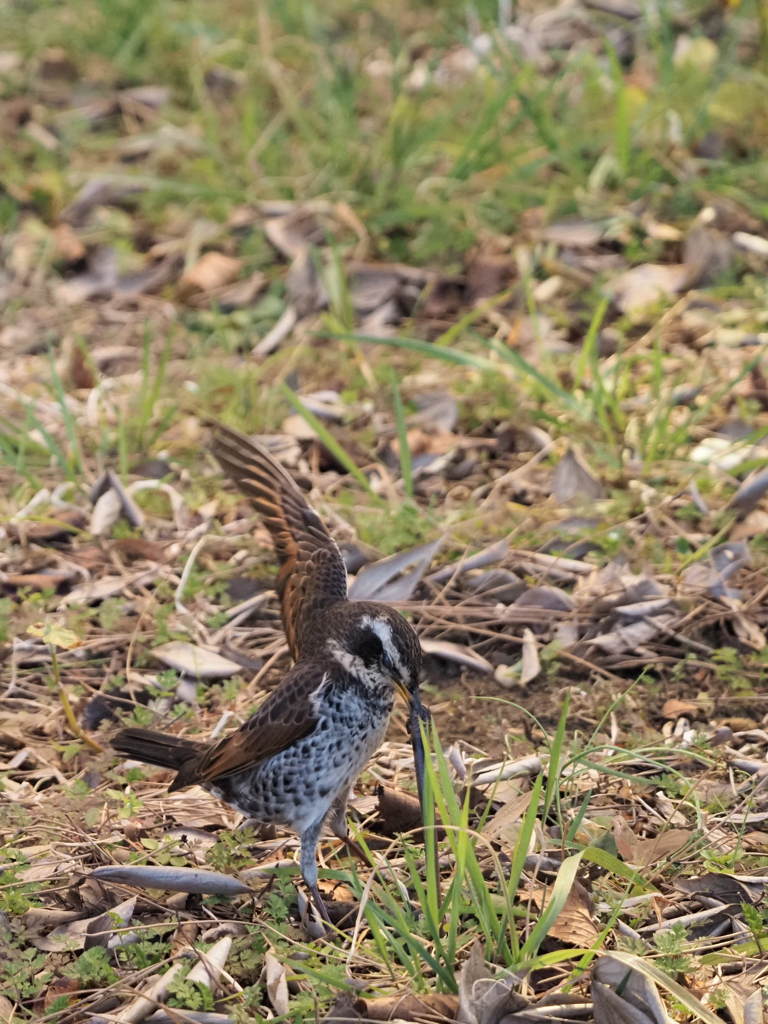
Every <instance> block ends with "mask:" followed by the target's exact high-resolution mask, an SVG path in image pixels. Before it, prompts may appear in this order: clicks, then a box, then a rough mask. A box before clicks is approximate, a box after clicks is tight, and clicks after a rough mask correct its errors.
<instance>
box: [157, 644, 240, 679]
mask: <svg viewBox="0 0 768 1024" xmlns="http://www.w3.org/2000/svg"><path fill="white" fill-rule="evenodd" d="M152 654H153V655H154V656H155V657H156V658H157V659H158V660H160V661H162V663H163V664H164V665H168V667H169V668H175V669H176V670H177V671H178V672H182V673H183V674H185V675H189V676H193V677H194V678H196V679H228V678H229V677H230V676H234V675H237V673H238V672H239V671H240V669H241V667H242V666H241V665H238V664H237V662H235V661H230V660H229V658H222V656H221V655H220V654H216V653H215V652H214V651H209V650H207V649H206V648H205V647H197V646H196V645H195V644H191V643H189V642H188V641H186V640H171V641H169V642H168V643H167V644H161V645H160V646H159V647H155V648H154V650H153V651H152Z"/></svg>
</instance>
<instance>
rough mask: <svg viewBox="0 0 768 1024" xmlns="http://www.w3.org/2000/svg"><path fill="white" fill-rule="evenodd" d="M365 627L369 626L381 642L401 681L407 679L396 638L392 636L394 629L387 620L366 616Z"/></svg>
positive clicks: (364, 619)
mask: <svg viewBox="0 0 768 1024" xmlns="http://www.w3.org/2000/svg"><path fill="white" fill-rule="evenodd" d="M363 625H364V626H368V627H369V628H370V629H372V630H373V632H374V633H375V634H376V636H377V637H378V638H379V640H381V646H382V647H383V648H384V650H385V652H386V653H387V654H388V655H389V656H390V658H391V659H392V663H393V665H394V666H395V668H396V669H397V671H398V674H399V676H400V678H401V679H405V678H406V672H405V668H404V666H403V662H402V660H401V658H400V651H399V650H398V649H397V644H396V643H395V640H394V637H393V636H392V627H391V626H390V624H389V623H388V622H387V621H386V619H379V618H375V619H374V618H372V617H371V616H370V615H366V616H364V618H363Z"/></svg>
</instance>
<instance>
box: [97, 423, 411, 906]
mask: <svg viewBox="0 0 768 1024" xmlns="http://www.w3.org/2000/svg"><path fill="white" fill-rule="evenodd" d="M211 450H212V451H213V454H214V455H215V456H216V458H217V460H218V461H219V463H220V465H221V466H222V468H223V469H224V471H225V473H226V474H227V475H228V476H229V477H230V479H231V480H232V481H233V482H234V483H235V484H236V485H237V487H238V488H239V489H240V490H241V491H242V493H243V494H244V495H245V496H247V497H248V498H249V499H250V500H251V502H252V504H253V505H254V506H255V508H256V510H257V511H258V512H259V513H260V515H261V518H262V521H263V523H264V525H265V526H266V527H267V529H268V531H269V533H270V534H271V537H272V541H273V545H274V548H275V552H276V554H277V560H278V563H279V566H280V569H279V573H278V577H277V584H276V590H277V594H278V597H279V601H280V609H281V615H282V621H283V628H284V631H285V637H286V641H287V644H288V648H289V650H290V653H291V655H292V656H293V666H292V668H290V669H289V670H288V672H287V674H286V675H285V676H284V678H283V679H282V681H281V682H280V683H279V684H278V686H277V687H276V688H275V689H274V690H273V691H272V692H271V693H270V694H269V696H268V697H267V698H266V700H265V701H264V702H263V703H262V704H261V705H260V707H259V708H258V709H257V710H256V711H255V712H254V713H253V714H252V715H251V717H250V718H248V719H247V721H245V722H244V723H243V724H242V725H241V726H240V728H239V729H237V730H236V731H235V732H233V733H232V734H230V735H228V736H225V737H224V738H222V739H220V740H218V741H215V742H212V743H199V742H196V741H194V740H190V739H187V738H184V737H177V736H174V735H170V734H167V733H159V732H153V731H150V730H147V729H136V728H127V729H123V730H122V731H121V732H119V733H118V734H117V735H116V736H115V737H114V738H113V739H112V741H111V745H112V747H113V748H114V749H115V750H116V751H118V752H119V753H121V754H124V755H127V756H128V757H129V758H131V759H134V760H138V761H142V762H145V763H147V764H151V765H155V766H160V767H163V768H171V769H175V770H176V776H175V778H174V779H173V781H172V782H171V784H170V785H169V787H168V791H169V792H175V791H177V790H180V789H183V788H184V787H186V786H194V785H199V786H202V787H203V788H204V789H205V790H207V791H208V792H210V793H211V794H213V795H214V796H216V797H217V798H218V799H220V800H222V801H223V802H224V803H225V804H228V805H229V806H230V807H233V808H234V809H235V810H237V811H239V812H240V813H241V814H243V815H245V816H246V817H248V818H250V819H254V820H256V821H259V822H263V823H265V824H275V825H281V826H287V827H288V828H290V829H292V830H293V831H295V832H297V833H298V835H299V838H300V842H301V853H300V867H301V874H302V877H303V879H304V882H305V884H306V886H307V888H308V889H309V892H310V894H311V896H312V899H313V900H314V903H315V905H316V907H317V909H318V912H319V914H320V916H321V917H322V918H323V920H324V921H325V922H326V925H330V918H329V916H328V912H327V909H326V907H325V904H324V902H323V900H322V898H321V896H320V892H319V889H318V884H317V883H318V869H317V845H318V842H319V839H320V836H321V834H322V831H323V828H324V827H327V828H329V829H330V831H331V832H332V833H333V834H334V835H335V836H337V837H338V838H340V839H343V840H345V841H349V840H348V829H347V816H346V807H347V798H348V795H349V792H350V789H351V786H352V785H353V784H354V782H355V780H356V779H357V777H358V776H359V774H360V773H361V771H362V770H363V768H364V767H365V765H366V763H367V762H368V760H369V759H370V758H371V756H372V755H373V754H374V753H375V751H376V750H377V749H378V747H379V746H380V744H381V742H382V740H383V739H384V734H385V732H386V729H387V725H388V723H389V717H390V713H391V711H392V708H393V704H394V699H395V695H396V693H399V694H400V695H401V696H402V697H403V698H404V700H405V702H406V705H407V706H408V709H409V730H410V734H411V741H412V744H413V750H414V762H415V766H416V774H417V782H418V788H419V797H420V799H423V775H424V746H423V740H422V735H421V729H422V724H423V725H424V726H427V725H428V723H429V721H430V716H429V712H428V709H427V708H425V707H424V706H423V705H422V703H421V700H420V696H419V675H420V669H421V646H420V643H419V639H418V636H417V635H416V633H415V631H414V630H413V628H412V626H411V625H410V623H409V622H407V620H406V619H405V618H404V617H403V616H402V615H401V614H400V613H399V612H397V611H396V610H395V609H393V608H391V607H390V606H389V605H386V604H383V603H382V602H377V601H352V600H349V598H348V596H347V572H346V567H345V565H344V561H343V559H342V557H341V553H340V551H339V549H338V547H337V546H336V544H335V542H334V541H333V539H332V538H331V536H330V534H329V533H328V530H327V529H326V527H325V525H324V523H323V522H322V520H321V518H320V516H319V515H318V514H317V512H316V511H315V509H314V508H312V506H311V505H310V504H309V502H308V501H307V499H306V498H305V496H304V494H303V492H302V491H301V489H300V488H299V486H298V485H297V484H296V482H295V481H294V479H293V477H292V476H291V475H290V473H288V471H287V470H286V469H285V468H284V467H283V466H282V465H281V464H280V463H279V462H277V461H276V460H275V459H274V458H273V457H272V455H271V454H270V453H269V452H268V451H267V449H266V448H264V447H263V446H262V445H261V444H259V443H257V442H255V441H253V440H251V439H250V438H248V437H246V436H245V435H244V434H241V433H239V432H238V431H236V430H233V429H231V428H229V427H225V426H223V425H218V427H217V428H216V430H215V432H214V435H213V440H212V443H211Z"/></svg>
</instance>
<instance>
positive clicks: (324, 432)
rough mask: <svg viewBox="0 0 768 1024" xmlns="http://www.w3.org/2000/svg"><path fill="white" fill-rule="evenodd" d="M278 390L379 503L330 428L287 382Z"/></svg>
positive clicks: (378, 501)
mask: <svg viewBox="0 0 768 1024" xmlns="http://www.w3.org/2000/svg"><path fill="white" fill-rule="evenodd" d="M280 390H281V391H282V393H283V394H284V395H285V397H286V398H287V399H288V401H289V402H290V403H291V405H292V406H293V408H294V409H295V410H296V412H297V413H298V414H299V416H301V418H302V419H303V420H305V421H306V422H307V423H308V424H309V425H310V427H312V429H313V430H314V432H315V433H316V434H317V436H318V437H319V438H320V440H321V441H322V443H323V444H324V445H325V447H326V448H327V449H328V451H329V452H330V453H331V455H333V457H334V458H335V459H337V460H338V461H339V462H340V463H341V465H342V466H343V467H344V468H345V469H346V471H347V472H348V473H349V474H350V476H353V477H354V478H355V480H357V482H358V483H359V484H360V486H361V487H363V488H364V489H365V490H366V491H367V492H368V493H369V494H370V496H371V497H372V498H373V499H374V501H376V502H377V503H378V504H381V499H380V498H379V497H378V496H377V495H376V494H374V493H373V490H372V489H371V485H370V484H369V483H368V480H367V479H366V477H365V474H364V473H363V472H362V471H361V470H360V468H359V467H358V466H357V464H356V463H355V462H354V461H353V459H352V457H351V456H350V455H348V454H347V452H345V451H344V449H343V448H342V447H341V445H340V444H339V442H338V441H337V440H336V438H335V437H334V436H333V434H332V433H331V432H330V430H328V428H327V427H324V426H323V424H322V423H321V422H320V420H319V419H318V418H317V416H315V414H314V413H312V412H310V411H309V409H307V407H306V406H305V405H303V404H302V402H301V401H300V400H299V397H298V395H297V394H295V392H293V391H291V389H290V388H289V387H288V385H287V384H285V383H283V384H281V385H280Z"/></svg>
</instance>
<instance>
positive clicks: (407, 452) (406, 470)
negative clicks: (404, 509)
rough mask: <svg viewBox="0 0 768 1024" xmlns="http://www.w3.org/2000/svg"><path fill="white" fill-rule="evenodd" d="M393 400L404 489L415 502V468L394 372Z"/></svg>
mask: <svg viewBox="0 0 768 1024" xmlns="http://www.w3.org/2000/svg"><path fill="white" fill-rule="evenodd" d="M392 399H393V402H394V406H395V422H396V423H397V440H398V441H399V443H400V471H401V472H402V474H403V487H404V488H405V493H406V494H407V495H408V497H409V498H410V499H411V500H413V468H412V463H411V448H410V445H409V444H408V428H407V427H406V425H405V411H404V409H403V400H402V398H401V397H400V388H398V386H397V380H396V378H395V374H394V372H393V373H392Z"/></svg>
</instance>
